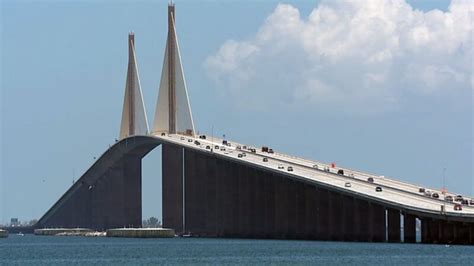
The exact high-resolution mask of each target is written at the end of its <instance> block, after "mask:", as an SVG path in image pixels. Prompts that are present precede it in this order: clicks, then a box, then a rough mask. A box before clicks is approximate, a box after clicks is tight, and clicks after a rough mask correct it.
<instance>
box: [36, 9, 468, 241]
mask: <svg viewBox="0 0 474 266" xmlns="http://www.w3.org/2000/svg"><path fill="white" fill-rule="evenodd" d="M128 44H129V64H128V72H127V78H126V86H125V96H124V105H123V113H122V121H121V127H120V134H119V135H120V140H118V141H117V142H116V143H115V144H114V145H113V146H111V147H110V148H109V149H107V150H106V151H105V152H104V153H103V154H102V155H101V156H100V157H99V158H98V159H97V160H96V161H95V162H94V163H93V165H92V166H91V167H90V168H89V169H88V170H87V171H86V172H85V173H84V174H83V175H82V176H81V178H80V179H79V180H78V181H77V182H76V183H75V184H73V185H72V186H71V187H70V188H69V189H68V190H67V191H66V192H65V193H64V194H63V195H62V197H61V198H60V199H59V200H58V201H57V202H56V203H55V204H54V205H53V206H52V207H51V208H50V209H49V210H48V211H47V212H46V213H45V214H44V215H43V216H42V217H41V218H40V219H39V221H38V223H37V224H36V225H35V226H34V227H35V228H46V227H86V228H92V229H96V230H104V229H108V228H114V227H141V217H142V213H141V212H142V209H141V186H142V184H141V160H142V158H143V157H144V156H146V154H147V153H148V152H150V151H151V150H153V149H154V148H155V147H157V146H159V145H161V146H162V153H163V154H162V185H163V186H162V188H163V191H162V200H163V226H164V227H169V228H173V229H175V231H176V232H177V233H179V234H192V235H196V236H205V237H239V238H272V239H314V240H333V241H364V242H407V243H416V242H421V243H453V244H474V200H473V198H472V197H462V196H461V195H456V194H452V193H448V192H446V191H440V190H436V189H429V188H421V187H420V186H417V185H413V184H409V183H405V182H401V181H397V180H395V179H393V178H388V177H384V176H379V175H374V174H370V173H364V172H360V171H356V170H352V169H347V168H342V167H339V166H336V165H334V164H326V163H323V162H318V161H312V160H307V159H303V158H298V157H294V156H289V155H285V154H283V153H279V152H276V151H273V150H272V149H271V148H268V147H252V146H249V145H245V144H244V143H238V142H236V141H230V140H227V139H220V138H215V137H213V136H208V135H196V132H195V130H194V121H193V119H192V113H191V108H190V105H189V98H188V93H187V87H186V81H185V76H184V70H183V66H182V63H181V55H180V51H179V44H178V38H177V34H176V28H175V6H174V5H173V4H170V5H169V6H168V37H167V42H166V49H165V56H164V62H163V69H162V75H161V81H160V87H159V93H158V101H157V106H156V110H155V118H154V121H153V127H152V129H151V130H150V129H149V127H148V120H147V117H146V114H145V106H144V104H143V97H142V92H141V87H140V80H139V75H138V70H137V60H136V56H135V46H134V45H135V38H134V34H133V33H130V34H129V38H128ZM418 225H421V226H420V230H421V232H420V235H421V240H420V241H417V231H418V230H417V228H418ZM401 228H403V229H401Z"/></svg>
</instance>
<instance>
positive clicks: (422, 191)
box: [418, 187, 426, 193]
mask: <svg viewBox="0 0 474 266" xmlns="http://www.w3.org/2000/svg"><path fill="white" fill-rule="evenodd" d="M425 190H426V189H425V188H424V187H420V188H419V189H418V192H420V193H425Z"/></svg>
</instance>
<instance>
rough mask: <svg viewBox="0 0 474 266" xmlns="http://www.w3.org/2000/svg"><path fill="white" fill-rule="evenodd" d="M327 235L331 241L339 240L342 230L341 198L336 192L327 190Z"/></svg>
mask: <svg viewBox="0 0 474 266" xmlns="http://www.w3.org/2000/svg"><path fill="white" fill-rule="evenodd" d="M329 195H330V196H329V197H330V198H329V206H330V207H329V236H330V238H329V239H330V240H332V241H341V240H342V237H343V232H342V212H343V211H344V210H343V209H342V198H341V195H340V194H339V193H337V192H334V191H331V192H329Z"/></svg>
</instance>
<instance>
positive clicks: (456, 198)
mask: <svg viewBox="0 0 474 266" xmlns="http://www.w3.org/2000/svg"><path fill="white" fill-rule="evenodd" d="M462 200H463V197H462V196H461V195H457V196H456V197H455V198H454V201H458V202H462Z"/></svg>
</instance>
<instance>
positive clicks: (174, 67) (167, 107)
mask: <svg viewBox="0 0 474 266" xmlns="http://www.w3.org/2000/svg"><path fill="white" fill-rule="evenodd" d="M160 132H166V133H170V134H175V133H180V134H186V135H194V132H195V131H194V122H193V117H192V113H191V106H190V104H189V98H188V91H187V87H186V79H185V77H184V70H183V65H182V63H181V54H180V51H179V45H178V37H177V34H176V27H175V6H174V4H173V3H170V4H169V5H168V38H167V41H166V49H165V56H164V60H163V69H162V72H161V81H160V88H159V92H158V101H157V105H156V110H155V119H154V122H153V133H155V134H156V133H160Z"/></svg>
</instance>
